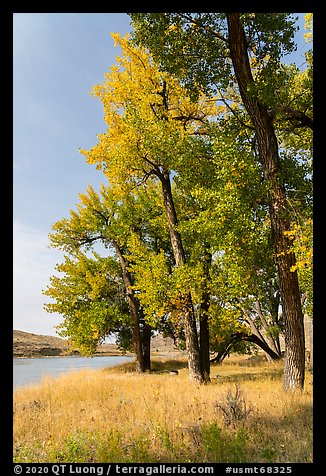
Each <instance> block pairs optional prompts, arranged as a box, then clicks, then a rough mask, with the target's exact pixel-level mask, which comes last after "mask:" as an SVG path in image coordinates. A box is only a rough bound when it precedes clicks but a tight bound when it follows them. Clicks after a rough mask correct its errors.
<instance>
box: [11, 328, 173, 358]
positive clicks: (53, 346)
mask: <svg viewBox="0 0 326 476" xmlns="http://www.w3.org/2000/svg"><path fill="white" fill-rule="evenodd" d="M151 347H152V353H153V354H154V355H155V354H156V355H160V354H178V353H180V351H177V350H176V349H175V348H174V346H173V340H172V339H171V338H163V337H162V336H161V335H157V336H154V337H152V343H151ZM68 355H79V352H78V351H76V350H74V351H71V348H70V347H69V344H68V342H67V341H66V340H65V339H61V338H60V337H53V336H47V335H39V334H32V333H30V332H24V331H20V330H14V331H13V356H14V357H49V356H53V357H54V356H68ZM95 355H103V356H104V355H122V352H121V350H119V349H118V348H117V346H116V345H115V344H102V345H100V346H99V347H98V349H97V352H96V354H95Z"/></svg>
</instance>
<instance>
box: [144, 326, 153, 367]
mask: <svg viewBox="0 0 326 476" xmlns="http://www.w3.org/2000/svg"><path fill="white" fill-rule="evenodd" d="M151 337H152V328H151V326H150V325H149V324H147V323H146V322H144V324H143V332H142V348H143V356H144V366H145V370H151Z"/></svg>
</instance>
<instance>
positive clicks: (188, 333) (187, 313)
mask: <svg viewBox="0 0 326 476" xmlns="http://www.w3.org/2000/svg"><path fill="white" fill-rule="evenodd" d="M159 178H160V181H161V184H162V193H163V201H164V208H165V211H166V215H167V220H168V226H169V233H170V239H171V246H172V250H173V254H174V259H175V263H176V266H182V265H183V264H185V263H186V257H185V252H184V249H183V245H182V240H181V235H180V233H179V232H178V231H177V230H176V226H177V224H178V220H177V214H176V210H175V207H174V202H173V197H172V189H171V182H170V175H169V172H168V171H165V172H163V173H160V174H159ZM180 300H181V303H182V311H183V318H184V328H185V337H186V349H187V353H188V367H189V375H190V380H194V381H196V382H199V383H204V382H205V379H204V376H203V372H202V368H201V361H200V351H199V344H198V334H197V327H196V318H195V313H194V309H193V304H192V299H191V295H190V293H189V292H188V293H184V292H182V293H180Z"/></svg>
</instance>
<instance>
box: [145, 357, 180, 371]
mask: <svg viewBox="0 0 326 476" xmlns="http://www.w3.org/2000/svg"><path fill="white" fill-rule="evenodd" d="M187 367H188V363H187V361H183V360H176V359H169V360H153V361H152V362H151V372H153V373H166V372H171V371H172V370H180V369H185V368H187Z"/></svg>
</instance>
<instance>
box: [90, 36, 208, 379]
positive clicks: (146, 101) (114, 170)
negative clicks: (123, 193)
mask: <svg viewBox="0 0 326 476" xmlns="http://www.w3.org/2000/svg"><path fill="white" fill-rule="evenodd" d="M113 36H114V39H115V43H116V44H119V46H120V47H121V48H122V51H123V56H122V57H120V58H117V65H114V66H113V67H112V68H111V70H110V72H109V73H107V74H106V75H105V78H106V79H105V81H104V83H103V84H100V85H98V86H96V87H94V88H93V94H94V95H95V96H97V97H98V98H100V100H101V101H102V103H103V106H104V111H105V122H106V124H107V126H108V129H107V131H106V132H105V133H104V134H100V135H99V136H98V137H99V141H98V144H97V145H96V146H95V147H93V148H91V149H90V150H89V151H82V152H83V153H84V154H85V156H86V159H87V162H89V163H94V164H97V166H98V167H99V168H102V169H103V170H104V172H105V174H106V176H107V177H108V179H109V181H110V183H111V184H114V185H115V186H117V187H120V188H122V189H123V188H126V187H127V188H128V187H134V186H136V185H139V184H141V183H144V182H146V181H147V180H149V178H151V179H154V180H156V181H158V182H159V183H160V186H161V193H162V198H163V205H164V210H165V216H166V220H167V224H168V230H169V235H170V240H171V246H172V250H173V255H174V260H175V266H176V267H177V268H182V267H184V266H185V265H186V261H187V260H186V254H185V249H184V244H183V240H182V236H181V234H180V232H179V231H178V229H177V226H178V216H177V212H176V208H175V204H174V198H173V193H172V187H171V174H172V172H173V170H174V169H175V168H176V167H177V164H178V161H179V160H180V159H181V158H182V159H183V160H185V158H186V157H188V160H189V161H190V158H191V157H193V156H196V155H197V156H198V155H203V154H205V153H207V150H206V144H205V143H204V142H203V141H201V140H200V134H201V132H202V130H203V129H204V128H205V127H206V125H207V124H208V122H209V121H208V118H209V117H210V116H211V115H212V114H214V111H215V109H214V105H213V104H212V103H211V102H207V101H206V98H205V97H204V96H203V97H200V98H199V99H198V101H196V102H193V101H191V99H190V97H189V96H187V95H186V94H185V90H184V88H183V87H182V86H180V84H179V82H178V81H177V80H175V79H174V78H173V77H172V76H171V75H169V74H166V73H162V72H160V71H159V69H158V67H157V66H155V64H154V62H153V60H152V58H151V57H150V56H149V55H148V54H147V53H146V51H145V50H144V49H141V48H135V47H133V46H132V45H131V44H130V42H129V41H128V39H127V38H126V37H125V38H120V36H119V35H117V34H116V35H113ZM179 309H180V311H181V314H182V316H183V322H184V331H185V338H186V348H187V351H188V366H189V374H190V378H191V379H192V380H195V381H197V382H200V383H203V382H204V381H205V376H204V374H203V370H202V365H201V359H200V348H199V344H198V333H197V326H196V318H195V314H194V310H193V302H192V298H191V294H190V293H189V292H184V291H183V290H182V289H181V290H180V291H179Z"/></svg>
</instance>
